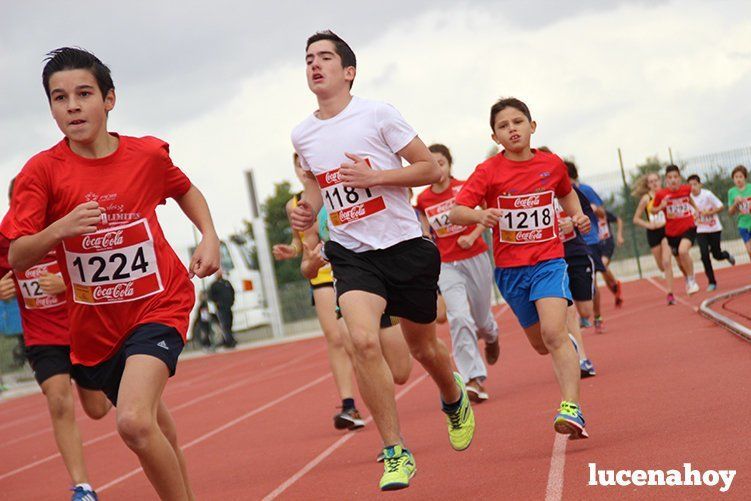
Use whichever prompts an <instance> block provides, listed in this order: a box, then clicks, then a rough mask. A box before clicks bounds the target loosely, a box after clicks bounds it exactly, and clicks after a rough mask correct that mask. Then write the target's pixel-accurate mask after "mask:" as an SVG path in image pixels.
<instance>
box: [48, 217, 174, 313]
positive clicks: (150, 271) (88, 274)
mask: <svg viewBox="0 0 751 501" xmlns="http://www.w3.org/2000/svg"><path fill="white" fill-rule="evenodd" d="M63 249H64V251H65V262H66V265H67V268H68V274H69V275H70V281H71V284H72V286H73V300H74V301H75V302H76V303H80V304H88V305H101V304H112V303H124V302H126V301H136V300H138V299H142V298H145V297H148V296H152V295H154V294H158V293H159V292H162V290H163V289H164V286H163V284H162V278H161V276H160V274H159V267H158V266H157V260H156V254H155V253H154V238H153V237H152V235H151V229H150V228H149V225H148V223H147V222H146V220H145V219H139V220H138V221H135V222H133V223H130V224H127V225H123V226H117V227H114V228H107V229H104V230H99V231H96V232H94V233H89V234H88V235H81V236H78V237H74V238H69V239H66V240H65V241H64V242H63Z"/></svg>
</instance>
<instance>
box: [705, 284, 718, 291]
mask: <svg viewBox="0 0 751 501" xmlns="http://www.w3.org/2000/svg"><path fill="white" fill-rule="evenodd" d="M715 290H717V284H709V285H707V292H712V291H715Z"/></svg>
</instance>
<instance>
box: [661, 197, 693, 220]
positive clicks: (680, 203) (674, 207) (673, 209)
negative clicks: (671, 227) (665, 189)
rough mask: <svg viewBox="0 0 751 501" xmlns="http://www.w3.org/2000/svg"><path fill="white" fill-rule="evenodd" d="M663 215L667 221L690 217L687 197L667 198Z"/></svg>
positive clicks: (689, 205)
mask: <svg viewBox="0 0 751 501" xmlns="http://www.w3.org/2000/svg"><path fill="white" fill-rule="evenodd" d="M665 214H666V215H667V217H668V219H680V218H684V217H690V216H691V204H690V203H689V202H688V197H680V198H669V199H668V204H667V206H666V207H665Z"/></svg>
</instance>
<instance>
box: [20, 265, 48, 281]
mask: <svg viewBox="0 0 751 501" xmlns="http://www.w3.org/2000/svg"><path fill="white" fill-rule="evenodd" d="M47 266H49V265H39V266H35V267H33V268H31V269H29V270H26V273H25V275H26V278H27V279H34V278H40V277H41V276H42V275H45V274H47V273H48V271H47Z"/></svg>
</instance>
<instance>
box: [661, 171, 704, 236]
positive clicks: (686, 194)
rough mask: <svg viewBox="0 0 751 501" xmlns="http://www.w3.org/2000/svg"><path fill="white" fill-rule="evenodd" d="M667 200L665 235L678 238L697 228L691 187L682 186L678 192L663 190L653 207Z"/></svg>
mask: <svg viewBox="0 0 751 501" xmlns="http://www.w3.org/2000/svg"><path fill="white" fill-rule="evenodd" d="M663 199H665V200H667V206H666V207H665V209H664V210H663V212H665V235H667V236H669V237H678V236H681V235H683V234H684V233H686V232H687V231H689V230H690V229H691V228H694V227H696V223H695V222H694V213H693V212H692V210H691V186H689V185H687V184H682V185H681V186H680V187H679V188H678V189H677V190H675V191H672V190H670V189H669V188H663V189H661V190H660V191H658V192H657V193H656V194H655V198H654V201H653V202H652V204H653V206H655V207H656V206H658V205H660V204H661V203H662V200H663Z"/></svg>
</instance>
